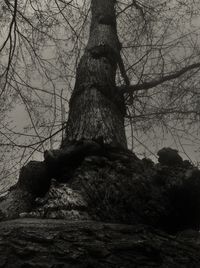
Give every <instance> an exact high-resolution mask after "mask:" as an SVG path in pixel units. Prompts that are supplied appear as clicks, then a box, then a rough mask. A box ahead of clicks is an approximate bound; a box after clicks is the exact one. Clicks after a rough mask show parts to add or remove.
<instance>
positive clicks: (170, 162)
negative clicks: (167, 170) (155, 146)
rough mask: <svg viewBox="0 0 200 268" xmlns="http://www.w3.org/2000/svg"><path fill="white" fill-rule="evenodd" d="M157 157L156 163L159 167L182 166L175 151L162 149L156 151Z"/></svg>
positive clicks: (181, 160)
mask: <svg viewBox="0 0 200 268" xmlns="http://www.w3.org/2000/svg"><path fill="white" fill-rule="evenodd" d="M157 155H158V156H159V158H158V162H159V163H160V164H161V165H167V166H176V165H182V164H183V159H182V158H181V157H180V155H179V154H178V151H177V150H175V149H172V148H166V147H164V148H162V149H161V150H160V151H158V153H157Z"/></svg>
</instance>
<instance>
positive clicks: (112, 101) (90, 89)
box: [65, 0, 127, 148]
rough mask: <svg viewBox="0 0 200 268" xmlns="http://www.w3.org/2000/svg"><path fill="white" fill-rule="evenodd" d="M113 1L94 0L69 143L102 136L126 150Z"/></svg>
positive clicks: (73, 100)
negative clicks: (116, 80)
mask: <svg viewBox="0 0 200 268" xmlns="http://www.w3.org/2000/svg"><path fill="white" fill-rule="evenodd" d="M115 2H116V1H114V0H101V1H98V0H92V21H91V29H90V36H89V41H88V45H87V47H86V50H85V53H84V55H83V56H82V58H81V60H80V63H79V66H78V69H77V76H76V84H75V88H74V92H73V94H72V97H71V100H70V111H69V119H68V123H67V130H66V141H65V143H67V142H68V141H70V140H74V139H75V140H80V139H82V138H86V139H95V138H99V137H103V139H104V142H106V143H107V144H112V145H114V146H121V147H123V148H126V146H127V144H126V137H125V128H124V113H125V104H124V99H123V95H122V94H120V92H118V91H117V88H116V85H115V76H116V69H117V64H118V62H119V57H120V43H119V40H118V37H117V29H116V16H115Z"/></svg>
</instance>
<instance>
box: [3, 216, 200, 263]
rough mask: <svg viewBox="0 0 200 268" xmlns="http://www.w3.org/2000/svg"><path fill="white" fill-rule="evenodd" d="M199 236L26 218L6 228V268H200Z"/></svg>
mask: <svg viewBox="0 0 200 268" xmlns="http://www.w3.org/2000/svg"><path fill="white" fill-rule="evenodd" d="M199 251H200V236H199V233H197V232H192V231H188V232H183V233H180V234H179V235H177V236H171V235H167V234H165V233H162V232H160V231H157V230H155V229H153V228H150V227H148V226H144V225H137V226H130V225H118V224H106V223H101V222H91V221H88V222H85V221H80V222H69V221H64V220H41V219H36V220H33V219H23V220H22V219H21V220H14V221H9V222H2V223H0V267H5V268H16V267H17V268H18V267H23V268H25V267H31V268H33V267H35V268H40V267H41V268H53V267H59V268H61V267H62V268H69V267H70V268H75V267H76V268H86V267H90V268H92V267H93V268H98V267H104V268H105V267H108V268H109V267H110V268H111V267H112V268H122V267H130V268H136V267H137V268H138V267H141V268H148V267H160V268H167V267H171V268H176V267H177V268H199V265H200V255H199Z"/></svg>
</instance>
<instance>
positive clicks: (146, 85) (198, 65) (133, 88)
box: [120, 62, 200, 93]
mask: <svg viewBox="0 0 200 268" xmlns="http://www.w3.org/2000/svg"><path fill="white" fill-rule="evenodd" d="M197 68H200V62H198V63H194V64H191V65H188V66H186V67H184V68H182V69H181V70H179V71H177V72H174V73H172V74H170V75H166V76H163V77H161V78H160V79H157V80H152V81H149V82H144V83H142V84H136V85H130V86H127V85H125V86H122V87H120V90H121V91H122V92H124V93H132V92H135V91H139V90H148V89H150V88H153V87H156V86H158V85H161V84H162V83H164V82H166V81H170V80H173V79H176V78H179V77H180V76H182V75H183V74H185V73H186V72H188V71H191V70H193V69H197Z"/></svg>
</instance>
